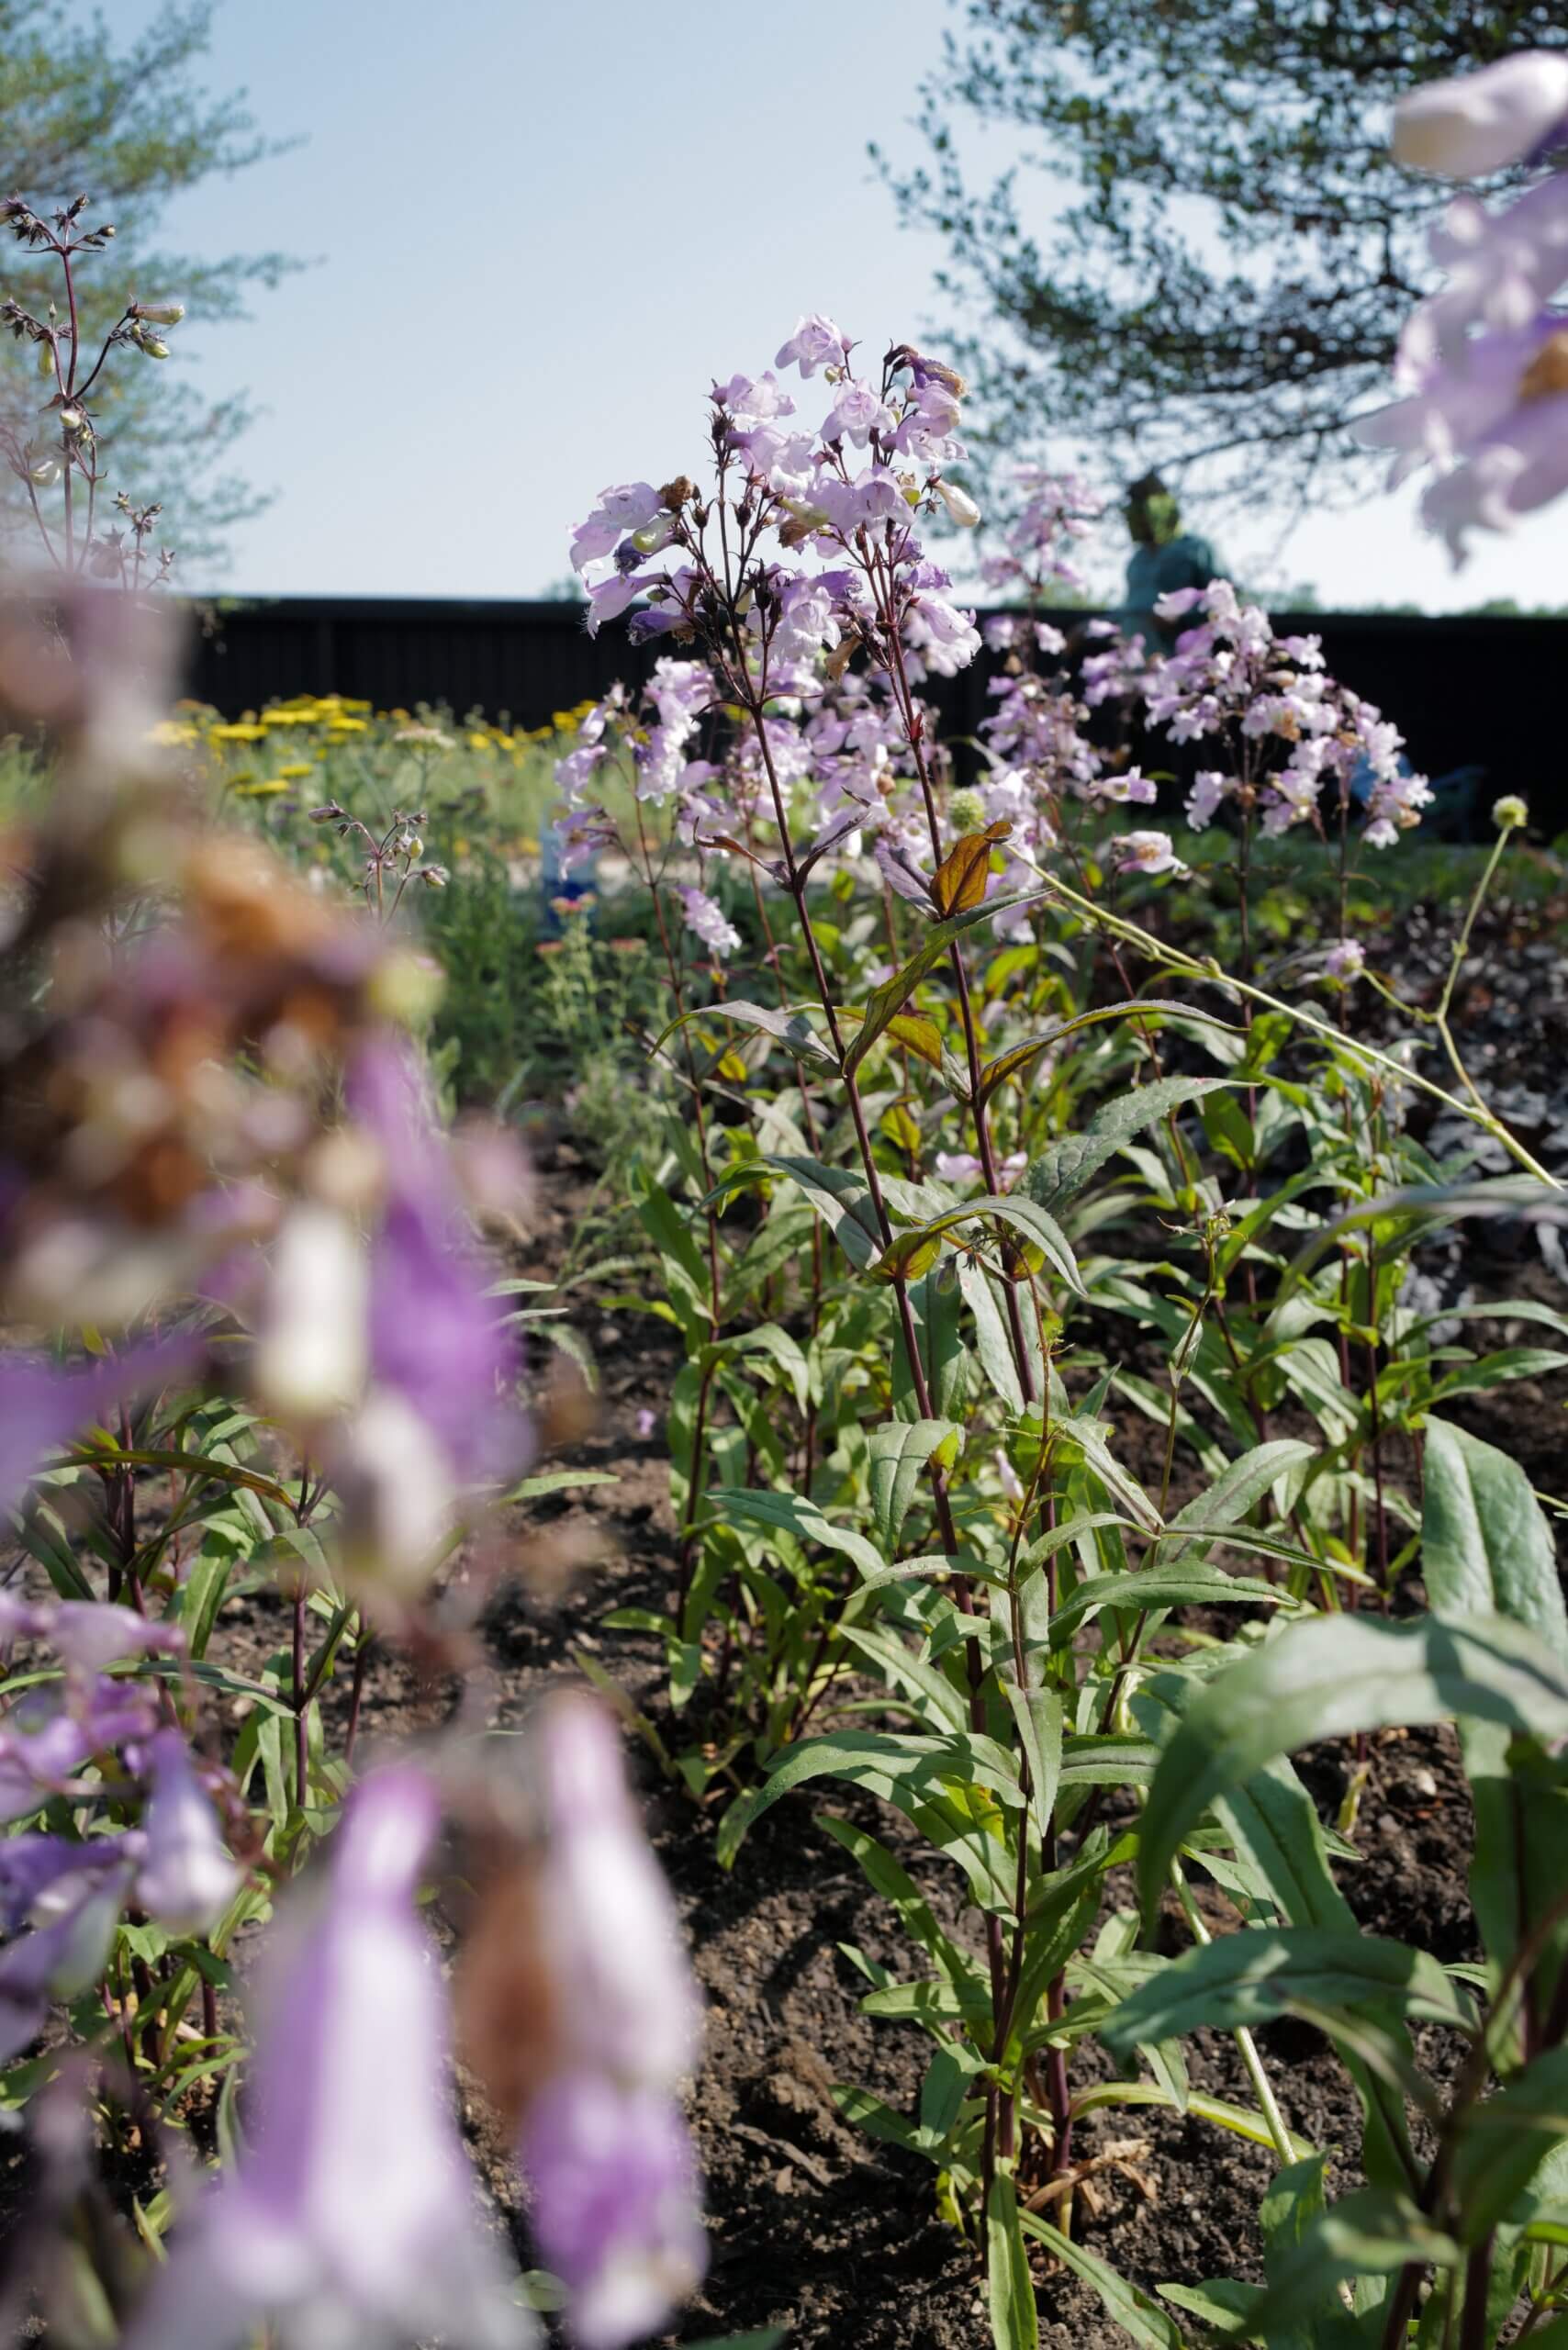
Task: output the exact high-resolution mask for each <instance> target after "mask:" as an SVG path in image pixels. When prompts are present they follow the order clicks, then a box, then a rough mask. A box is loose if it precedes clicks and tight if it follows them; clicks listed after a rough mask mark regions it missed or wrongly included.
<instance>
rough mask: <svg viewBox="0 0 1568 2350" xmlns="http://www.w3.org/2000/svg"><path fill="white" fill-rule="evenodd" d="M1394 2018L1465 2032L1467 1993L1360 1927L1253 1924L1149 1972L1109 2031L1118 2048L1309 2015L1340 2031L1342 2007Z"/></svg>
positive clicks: (1423, 1959) (1423, 1957) (1431, 1965)
mask: <svg viewBox="0 0 1568 2350" xmlns="http://www.w3.org/2000/svg"><path fill="white" fill-rule="evenodd" d="M1341 2012H1343V2013H1345V2014H1346V2015H1354V2014H1358V2013H1370V2014H1372V2016H1374V2017H1378V2018H1382V2019H1384V2020H1391V2021H1392V2020H1396V2019H1397V2018H1398V2017H1399V2016H1401V2015H1403V2014H1406V2013H1408V2014H1410V2015H1413V2016H1417V2017H1419V2018H1422V2019H1424V2020H1427V2021H1429V2022H1439V2023H1448V2024H1452V2025H1455V2026H1457V2027H1459V2028H1461V2029H1462V2028H1463V2027H1464V2026H1465V2025H1466V2024H1467V2023H1468V2021H1469V2020H1470V2010H1469V2009H1468V2007H1467V2006H1466V2003H1465V2001H1464V1998H1463V1997H1462V1994H1461V1992H1460V1991H1459V1990H1458V1988H1457V1987H1456V1986H1455V1985H1454V1984H1453V1982H1452V1981H1451V1980H1450V1977H1449V1976H1448V1975H1446V1974H1445V1973H1444V1972H1443V1969H1442V1968H1441V1967H1440V1966H1439V1964H1438V1962H1437V1960H1436V1959H1435V1958H1429V1957H1428V1955H1427V1954H1426V1953H1425V1952H1423V1951H1417V1950H1409V1949H1407V1948H1406V1945H1405V1944H1404V1943H1403V1942H1389V1941H1387V1940H1385V1939H1384V1938H1383V1936H1381V1935H1377V1934H1363V1933H1360V1932H1358V1931H1357V1930H1355V1928H1354V1927H1353V1926H1352V1927H1351V1928H1350V1929H1348V1930H1347V1929H1345V1928H1343V1927H1325V1926H1275V1927H1259V1928H1247V1929H1243V1930H1241V1931H1239V1932H1238V1933H1234V1934H1221V1935H1220V1936H1219V1937H1218V1938H1217V1940H1215V1941H1214V1942H1201V1943H1199V1944H1197V1945H1196V1946H1195V1947H1194V1948H1193V1949H1192V1950H1189V1951H1184V1952H1183V1953H1182V1956H1181V1957H1180V1958H1175V1959H1172V1960H1171V1961H1170V1964H1169V1965H1168V1966H1161V1967H1159V1969H1158V1970H1157V1971H1156V1972H1155V1973H1154V1974H1152V1975H1149V1976H1148V1977H1147V1979H1146V1980H1145V1981H1144V1982H1142V1983H1141V1984H1140V1985H1139V1986H1138V1987H1137V1990H1136V1991H1134V1992H1132V1993H1131V1994H1130V1995H1129V1996H1128V1997H1126V1999H1124V2000H1123V2001H1122V2004H1121V2006H1120V2007H1119V2008H1117V2009H1116V2010H1115V2012H1114V2015H1112V2016H1110V2017H1109V2018H1108V2019H1107V2020H1106V2022H1105V2025H1104V2027H1103V2033H1102V2037H1103V2039H1104V2041H1105V2043H1106V2045H1107V2046H1108V2047H1109V2048H1111V2049H1112V2050H1113V2051H1114V2053H1117V2054H1122V2053H1125V2052H1126V2050H1128V2049H1129V2048H1131V2047H1133V2046H1135V2045H1136V2044H1137V2042H1140V2041H1150V2040H1170V2039H1174V2038H1176V2037H1177V2036H1178V2035H1181V2034H1183V2033H1186V2032H1189V2031H1198V2030H1199V2029H1200V2028H1201V2027H1204V2026H1208V2027H1211V2028H1215V2029H1218V2030H1221V2031H1236V2030H1237V2028H1238V2026H1239V2025H1243V2024H1246V2025H1253V2024H1263V2023H1271V2022H1272V2021H1273V2020H1274V2019H1275V2017H1277V2016H1282V2015H1294V2016H1303V2015H1305V2016H1308V2017H1310V2018H1311V2019H1312V2020H1314V2021H1315V2022H1324V2024H1325V2029H1327V2030H1329V2031H1331V2030H1332V2029H1333V2022H1332V2019H1333V2018H1334V2017H1335V2016H1337V2015H1338V2014H1339V2013H1341Z"/></svg>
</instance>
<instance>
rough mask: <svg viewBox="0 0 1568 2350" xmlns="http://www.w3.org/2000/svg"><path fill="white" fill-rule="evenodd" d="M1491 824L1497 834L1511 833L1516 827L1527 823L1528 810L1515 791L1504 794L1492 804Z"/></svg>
mask: <svg viewBox="0 0 1568 2350" xmlns="http://www.w3.org/2000/svg"><path fill="white" fill-rule="evenodd" d="M1492 822H1494V823H1495V825H1496V827H1497V829H1498V831H1499V832H1504V833H1509V832H1512V831H1513V830H1514V828H1515V826H1516V825H1518V824H1528V823H1529V806H1528V804H1527V803H1526V802H1525V801H1524V800H1521V799H1520V798H1519V795H1518V792H1517V791H1508V792H1505V793H1504V795H1503V797H1502V799H1501V800H1494V801H1493V803H1492Z"/></svg>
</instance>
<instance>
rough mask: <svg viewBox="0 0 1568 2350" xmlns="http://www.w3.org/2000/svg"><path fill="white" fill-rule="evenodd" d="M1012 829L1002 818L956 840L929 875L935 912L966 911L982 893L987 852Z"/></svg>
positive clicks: (988, 862) (988, 861)
mask: <svg viewBox="0 0 1568 2350" xmlns="http://www.w3.org/2000/svg"><path fill="white" fill-rule="evenodd" d="M1012 830H1013V827H1012V825H1011V824H1010V823H1007V822H1000V823H995V824H988V825H987V826H986V828H985V830H984V832H983V833H966V834H964V835H963V837H962V839H961V840H956V841H955V842H954V843H953V845H952V847H951V848H950V849H949V850H948V851H947V854H946V856H945V857H944V858H943V859H942V862H941V864H940V865H939V866H938V867H937V868H936V870H935V873H934V874H933V875H932V877H931V898H932V902H933V904H934V905H935V908H936V911H937V912H938V913H939V914H941V915H943V916H946V915H948V914H964V913H968V912H969V909H970V907H971V906H978V905H979V904H980V900H981V899H982V898H983V897H984V895H985V885H986V881H987V879H988V878H989V877H990V873H991V850H992V849H993V848H994V847H995V845H996V844H997V842H998V841H1004V840H1005V839H1006V838H1007V836H1008V834H1009V833H1011V831H1012Z"/></svg>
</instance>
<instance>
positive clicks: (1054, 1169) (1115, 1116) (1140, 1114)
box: [992, 1063, 1235, 1214]
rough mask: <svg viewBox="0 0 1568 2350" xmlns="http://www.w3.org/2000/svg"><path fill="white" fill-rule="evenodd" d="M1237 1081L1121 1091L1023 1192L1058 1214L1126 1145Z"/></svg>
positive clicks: (1161, 1080) (1053, 1153) (1157, 1083)
mask: <svg viewBox="0 0 1568 2350" xmlns="http://www.w3.org/2000/svg"><path fill="white" fill-rule="evenodd" d="M992 1066H993V1067H994V1063H993V1064H992ZM1234 1082H1235V1080H1233V1079H1231V1078H1227V1077H1158V1078H1156V1079H1154V1080H1153V1081H1152V1082H1151V1083H1150V1084H1148V1085H1140V1086H1137V1088H1136V1089H1135V1090H1134V1091H1132V1092H1130V1093H1119V1094H1118V1095H1117V1096H1116V1098H1115V1100H1114V1102H1106V1103H1105V1104H1104V1106H1103V1109H1099V1110H1096V1112H1095V1113H1094V1115H1093V1116H1092V1118H1091V1119H1090V1121H1089V1124H1088V1125H1086V1126H1085V1127H1084V1129H1083V1132H1082V1133H1081V1134H1077V1135H1063V1136H1061V1137H1060V1139H1059V1140H1058V1141H1057V1142H1053V1143H1052V1144H1051V1145H1050V1147H1048V1149H1047V1150H1045V1151H1042V1153H1041V1154H1040V1156H1039V1158H1036V1159H1033V1160H1031V1162H1030V1164H1029V1166H1028V1167H1027V1168H1026V1169H1025V1171H1024V1174H1023V1175H1022V1176H1021V1177H1020V1179H1019V1182H1018V1189H1019V1190H1020V1191H1021V1192H1027V1193H1028V1196H1029V1197H1030V1199H1032V1200H1034V1201H1035V1202H1036V1203H1037V1204H1038V1205H1039V1206H1040V1207H1043V1208H1049V1209H1050V1210H1051V1211H1052V1213H1053V1214H1059V1212H1060V1211H1061V1209H1063V1208H1064V1207H1066V1206H1067V1204H1068V1203H1069V1201H1070V1200H1074V1199H1076V1198H1077V1196H1078V1194H1079V1192H1081V1191H1082V1189H1083V1187H1084V1185H1085V1184H1086V1183H1088V1182H1090V1181H1092V1179H1093V1177H1094V1176H1095V1175H1097V1174H1098V1173H1099V1171H1100V1169H1101V1168H1102V1167H1103V1166H1104V1165H1105V1163H1106V1161H1107V1160H1108V1159H1111V1158H1114V1157H1115V1155H1116V1153H1117V1151H1118V1150H1120V1148H1121V1147H1122V1145H1123V1144H1124V1143H1125V1142H1130V1141H1131V1140H1132V1138H1133V1136H1135V1135H1137V1134H1142V1133H1143V1132H1144V1130H1145V1129H1146V1128H1147V1127H1148V1126H1152V1125H1158V1123H1159V1120H1160V1119H1161V1118H1163V1117H1165V1116H1166V1115H1167V1113H1169V1112H1170V1111H1172V1110H1179V1109H1181V1108H1182V1106H1183V1104H1185V1103H1186V1102H1197V1101H1201V1100H1202V1098H1203V1096H1204V1094H1205V1093H1212V1092H1214V1091H1215V1088H1216V1087H1219V1086H1225V1085H1230V1084H1232V1083H1234Z"/></svg>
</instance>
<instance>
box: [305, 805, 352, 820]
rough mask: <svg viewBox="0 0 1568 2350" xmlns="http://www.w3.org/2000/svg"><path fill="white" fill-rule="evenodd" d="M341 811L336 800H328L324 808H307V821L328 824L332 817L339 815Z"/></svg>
mask: <svg viewBox="0 0 1568 2350" xmlns="http://www.w3.org/2000/svg"><path fill="white" fill-rule="evenodd" d="M342 812H343V811H342V808H341V806H340V805H339V803H338V802H337V800H328V802H327V804H326V806H325V807H324V808H312V809H310V810H309V811H308V814H309V821H310V822H311V823H313V824H330V822H332V820H333V818H334V817H336V816H341V815H342Z"/></svg>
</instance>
